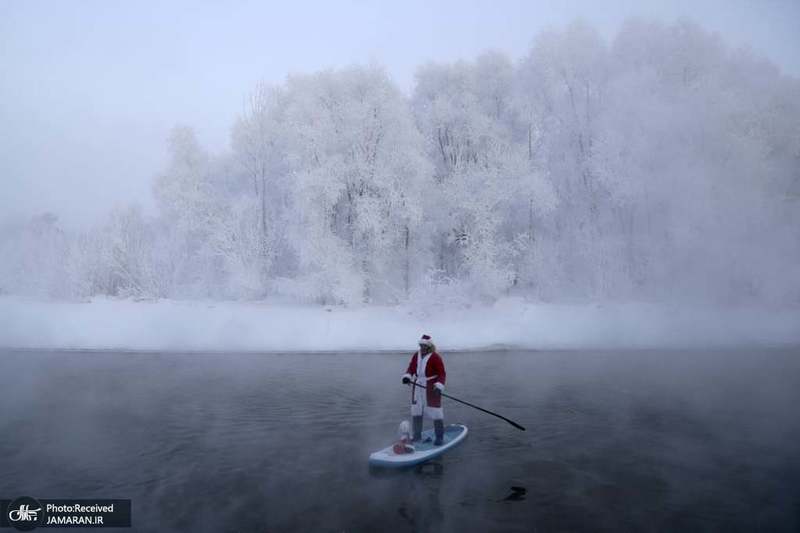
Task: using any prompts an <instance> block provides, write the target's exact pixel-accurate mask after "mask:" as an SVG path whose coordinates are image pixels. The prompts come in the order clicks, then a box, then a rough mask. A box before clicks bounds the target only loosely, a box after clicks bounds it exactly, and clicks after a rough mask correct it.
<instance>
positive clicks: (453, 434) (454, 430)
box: [369, 424, 467, 468]
mask: <svg viewBox="0 0 800 533" xmlns="http://www.w3.org/2000/svg"><path fill="white" fill-rule="evenodd" d="M466 436H467V426H465V425H463V424H450V425H449V426H447V427H446V428H444V439H443V441H444V442H443V443H442V445H441V446H435V445H434V444H433V441H434V439H436V435H435V434H434V432H433V429H427V430H425V431H423V432H422V441H421V442H413V443H412V445H413V446H414V453H394V450H393V449H392V448H393V446H387V447H386V448H384V449H382V450H378V451H377V452H374V453H372V454H370V456H369V464H370V466H383V467H387V468H402V467H404V466H412V465H418V464H420V463H424V462H425V461H428V460H430V459H433V458H434V457H438V456H440V455H442V454H443V453H444V452H446V451H447V450H449V449H451V448H453V447H455V446H457V445H458V443H459V442H461V441H462V440H464V438H465V437H466Z"/></svg>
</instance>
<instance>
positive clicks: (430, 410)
mask: <svg viewBox="0 0 800 533" xmlns="http://www.w3.org/2000/svg"><path fill="white" fill-rule="evenodd" d="M425 415H426V416H427V417H428V418H430V419H431V420H444V409H442V408H441V407H428V406H427V405H426V406H425Z"/></svg>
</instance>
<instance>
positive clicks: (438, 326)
mask: <svg viewBox="0 0 800 533" xmlns="http://www.w3.org/2000/svg"><path fill="white" fill-rule="evenodd" d="M422 333H430V334H431V335H432V336H433V337H434V340H435V341H436V342H437V344H438V346H439V348H440V349H441V350H442V351H452V350H473V349H474V350H477V349H484V348H500V347H507V348H531V349H571V348H642V347H690V346H715V347H717V346H718V347H737V346H760V345H785V344H797V343H800V311H798V310H783V311H774V310H773V311H764V310H758V309H747V310H742V309H739V310H725V311H722V310H718V309H711V308H678V307H673V306H656V305H651V304H605V305H588V304H583V305H555V304H536V303H526V302H524V301H522V300H519V299H506V300H500V301H498V302H496V303H495V304H494V305H487V306H472V307H460V308H447V307H446V306H431V307H426V308H415V307H411V306H403V307H377V306H375V307H358V308H341V307H312V306H290V305H270V304H264V303H242V302H196V301H195V302H187V301H172V300H161V301H152V302H149V301H148V302H134V301H130V300H115V299H106V298H96V299H94V300H92V301H91V302H87V303H74V302H46V301H36V300H26V299H20V298H14V297H2V298H0V346H2V347H15V348H47V349H50V348H54V349H93V350H99V349H116V350H119V349H123V350H147V351H149V350H166V351H169V350H174V351H238V350H248V351H249V350H252V351H334V350H349V351H376V350H403V351H408V350H413V349H414V347H415V342H416V340H417V339H418V338H419V336H420V335H421V334H422Z"/></svg>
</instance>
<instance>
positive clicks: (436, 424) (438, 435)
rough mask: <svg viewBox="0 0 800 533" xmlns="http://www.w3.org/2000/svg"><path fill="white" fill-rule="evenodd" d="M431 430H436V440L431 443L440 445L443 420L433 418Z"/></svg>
mask: <svg viewBox="0 0 800 533" xmlns="http://www.w3.org/2000/svg"><path fill="white" fill-rule="evenodd" d="M433 430H434V431H435V432H436V440H435V441H434V442H433V444H434V445H436V446H441V445H442V444H443V443H444V420H434V421H433Z"/></svg>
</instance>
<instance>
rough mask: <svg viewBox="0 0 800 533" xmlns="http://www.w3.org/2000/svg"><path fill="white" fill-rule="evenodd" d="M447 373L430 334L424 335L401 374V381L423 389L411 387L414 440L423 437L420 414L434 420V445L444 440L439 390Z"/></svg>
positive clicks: (440, 393) (442, 413)
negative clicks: (415, 384) (404, 371)
mask: <svg viewBox="0 0 800 533" xmlns="http://www.w3.org/2000/svg"><path fill="white" fill-rule="evenodd" d="M446 378H447V374H446V373H445V370H444V361H443V360H442V356H441V355H439V354H438V353H436V346H435V345H434V344H433V341H432V340H431V337H430V335H423V336H422V338H421V339H420V340H419V350H418V351H416V352H414V354H413V355H412V356H411V362H410V363H408V369H407V370H406V373H405V374H403V383H404V384H408V383H412V382H413V383H417V384H419V385H421V386H422V387H425V389H424V390H423V389H421V388H419V387H416V386H414V385H413V384H412V386H411V420H412V424H413V429H414V435H413V440H414V441H419V440H421V439H422V417H423V415H424V416H428V418H431V419H433V428H434V432H435V434H436V441H435V442H434V444H435V445H436V446H440V445H441V444H442V442H443V439H444V411H443V410H442V392H443V391H444V383H445V379H446Z"/></svg>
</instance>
